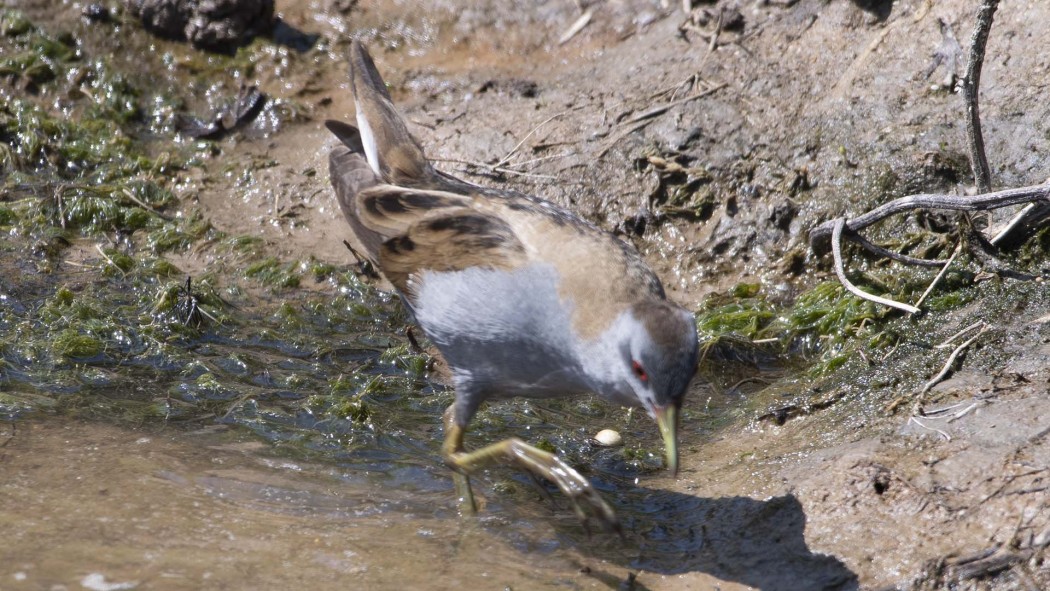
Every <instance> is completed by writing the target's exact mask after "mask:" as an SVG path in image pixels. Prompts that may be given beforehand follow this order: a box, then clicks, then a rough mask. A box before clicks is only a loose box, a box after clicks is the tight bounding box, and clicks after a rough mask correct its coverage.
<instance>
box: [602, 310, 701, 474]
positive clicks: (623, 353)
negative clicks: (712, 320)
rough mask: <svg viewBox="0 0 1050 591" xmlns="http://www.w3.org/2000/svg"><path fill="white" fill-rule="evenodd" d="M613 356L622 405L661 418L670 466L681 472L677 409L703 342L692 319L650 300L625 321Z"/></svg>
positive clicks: (619, 328) (684, 312)
mask: <svg viewBox="0 0 1050 591" xmlns="http://www.w3.org/2000/svg"><path fill="white" fill-rule="evenodd" d="M617 324H618V326H617V327H615V331H616V332H617V333H618V334H617V337H618V338H616V339H614V341H615V342H617V344H618V350H617V351H616V352H615V353H614V355H615V357H616V360H615V362H614V363H615V364H616V365H617V366H618V371H615V374H616V376H617V377H616V379H617V381H618V382H619V384H617V387H616V390H617V391H618V394H619V395H618V397H617V398H618V399H619V400H620V401H621V402H624V403H627V404H630V405H632V406H640V407H642V408H644V409H645V410H646V411H648V412H649V414H650V415H651V416H652V417H653V418H654V419H656V423H657V425H658V426H659V428H660V435H661V436H662V437H663V440H664V448H665V452H666V456H665V457H666V461H667V467H668V468H670V469H671V471H672V472H674V473H676V474H677V472H678V411H679V410H680V409H681V407H682V401H683V399H684V398H685V393H686V390H687V389H688V387H689V382H690V381H691V380H692V379H693V374H694V373H695V372H696V365H697V360H698V356H699V344H698V340H697V334H696V325H695V321H694V319H693V315H692V314H691V313H689V312H688V311H687V310H685V309H683V308H681V307H680V306H677V305H675V304H673V303H671V302H668V301H666V300H656V299H653V300H647V301H643V302H639V303H636V304H634V305H633V306H631V307H630V308H629V309H628V310H627V311H625V312H624V313H623V315H622V316H621V317H620V319H619V322H618V323H617Z"/></svg>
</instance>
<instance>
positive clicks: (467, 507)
mask: <svg viewBox="0 0 1050 591" xmlns="http://www.w3.org/2000/svg"><path fill="white" fill-rule="evenodd" d="M444 420H445V443H443V444H442V445H441V453H442V454H443V455H444V456H445V460H446V461H448V458H451V457H454V456H456V455H460V454H463V453H465V452H464V450H463V434H464V429H463V427H460V426H459V425H457V424H456V407H455V405H452V406H449V407H448V408H447V409H446V410H445V419H444ZM452 483H453V484H454V485H455V487H456V498H457V499H459V511H460V514H462V515H474V514H475V513H477V505H476V504H475V503H474V492H473V491H472V490H470V478H469V477H467V475H466V474H465V473H463V472H460V471H459V470H456V469H454V468H453V471H452Z"/></svg>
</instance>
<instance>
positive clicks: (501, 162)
mask: <svg viewBox="0 0 1050 591" xmlns="http://www.w3.org/2000/svg"><path fill="white" fill-rule="evenodd" d="M582 108H583V105H580V106H577V107H573V108H571V109H566V110H565V111H562V112H561V113H555V114H553V115H551V116H550V117H547V118H546V119H544V120H543V122H542V123H540V124H539V125H537V126H536V127H533V128H532V131H530V132H529V133H527V134H525V137H523V138H521V141H520V142H518V143H517V145H516V146H514V147H513V148H511V150H510V152H507V155H506V156H504V157H503V158H501V159H500V160H499V162H497V163H495V164H493V165H492V167H493V168H499V167H501V166H504V165H506V164H507V163H508V162H510V159H511V157H512V156H514V154H515V153H516V152H517V151H518V150H519V149H520V148H521V146H522V145H523V144H524V143H525V142H526V141H528V139H529V138H530V137H532V136H533V134H535V133H536V132H537V131H539V130H540V128H541V127H543V126H544V125H546V124H548V123H550V122H551V121H554V120H555V119H557V118H558V117H564V116H565V115H568V114H569V113H572V112H573V111H578V110H580V109H582Z"/></svg>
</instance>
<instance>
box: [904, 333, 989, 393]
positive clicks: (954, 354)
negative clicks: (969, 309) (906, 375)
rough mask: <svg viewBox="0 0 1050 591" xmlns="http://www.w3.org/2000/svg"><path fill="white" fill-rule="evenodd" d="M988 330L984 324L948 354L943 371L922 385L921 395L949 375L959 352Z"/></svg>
mask: <svg viewBox="0 0 1050 591" xmlns="http://www.w3.org/2000/svg"><path fill="white" fill-rule="evenodd" d="M986 332H988V327H987V326H983V327H981V330H979V331H978V332H977V334H975V335H973V336H972V337H970V338H969V339H967V340H966V341H964V342H963V344H961V345H959V346H958V347H956V348H955V350H954V351H952V354H951V355H949V356H948V361H945V362H944V367H942V368H941V371H939V372H937V375H935V376H933V378H932V379H930V381H928V382H926V385H925V386H923V387H922V390H919V395H922V394H925V393H927V392H929V391H930V388H933V387H934V386H936V385H937V384H939V383H940V382H941V380H943V379H944V377H945V376H947V375H948V372H950V371H951V370H952V364H954V363H955V359H956V358H957V357H958V356H959V354H960V353H962V352H963V351H964V350H965V349H966V347H969V346H970V345H972V344H973V342H974V341H976V340H977V339H978V338H980V336H981V335H983V334H984V333H986Z"/></svg>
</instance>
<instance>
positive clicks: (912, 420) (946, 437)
mask: <svg viewBox="0 0 1050 591" xmlns="http://www.w3.org/2000/svg"><path fill="white" fill-rule="evenodd" d="M908 422H909V423H915V424H916V425H918V426H920V427H922V428H923V429H926V430H927V431H936V432H937V433H940V434H941V437H944V440H945V441H951V440H952V436H951V435H948V433H947V431H942V430H940V429H934V428H933V427H927V426H926V425H923V424H922V421H920V420H919V419H917V418H915V417H908Z"/></svg>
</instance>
